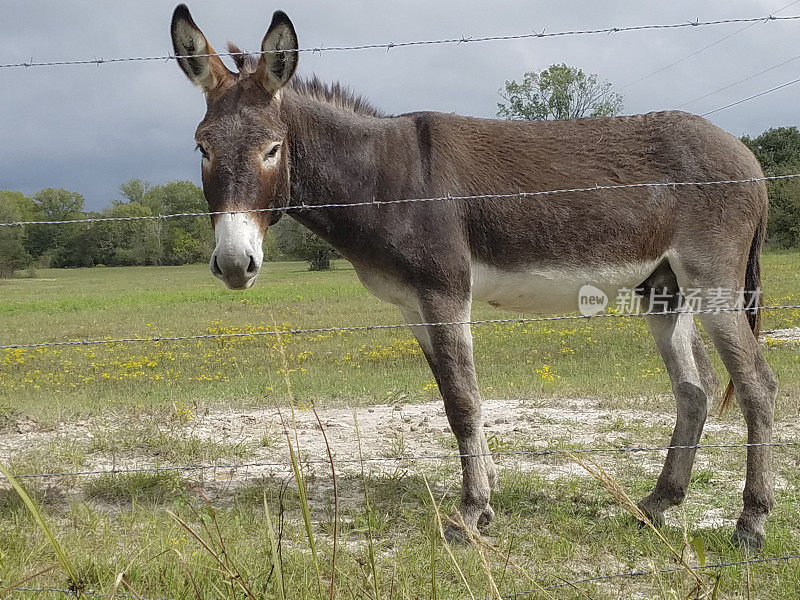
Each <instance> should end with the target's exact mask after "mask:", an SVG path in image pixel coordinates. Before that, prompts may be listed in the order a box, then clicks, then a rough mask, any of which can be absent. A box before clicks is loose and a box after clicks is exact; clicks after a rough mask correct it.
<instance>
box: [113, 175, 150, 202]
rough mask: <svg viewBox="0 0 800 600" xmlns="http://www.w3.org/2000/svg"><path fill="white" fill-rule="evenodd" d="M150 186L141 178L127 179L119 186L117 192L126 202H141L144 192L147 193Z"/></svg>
mask: <svg viewBox="0 0 800 600" xmlns="http://www.w3.org/2000/svg"><path fill="white" fill-rule="evenodd" d="M151 187H152V186H151V185H150V184H149V183H148V182H146V181H144V180H142V179H129V180H128V181H126V182H125V183H123V184H122V185H121V186H119V192H120V194H122V197H123V198H125V200H126V201H127V202H138V203H139V204H141V203H142V201H143V200H144V197H145V194H147V192H148V191H149V190H150V188H151Z"/></svg>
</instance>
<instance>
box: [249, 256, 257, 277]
mask: <svg viewBox="0 0 800 600" xmlns="http://www.w3.org/2000/svg"><path fill="white" fill-rule="evenodd" d="M257 272H258V263H256V257H255V256H251V257H250V264H248V265H247V274H248V275H255V274H256V273H257Z"/></svg>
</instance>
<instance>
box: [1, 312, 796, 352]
mask: <svg viewBox="0 0 800 600" xmlns="http://www.w3.org/2000/svg"><path fill="white" fill-rule="evenodd" d="M794 309H800V304H774V305H769V306H758V307H746V306H745V307H742V306H736V307H733V306H720V307H717V308H705V309H699V310H689V309H680V310H664V311H648V312H626V313H621V312H620V313H616V312H609V313H596V314H593V315H557V316H552V317H509V318H506V319H477V320H468V321H431V322H423V323H391V324H376V325H349V326H338V327H311V328H307V329H273V330H270V331H251V332H241V333H200V334H197V335H181V336H153V337H130V338H116V339H105V340H71V341H62V342H37V343H33V344H7V345H5V346H0V350H16V349H22V348H46V347H53V346H96V345H103V344H122V343H136V342H151V343H153V342H182V341H189V340H208V339H228V338H247V337H263V336H270V335H299V334H305V333H332V332H336V331H373V330H380V329H404V328H406V327H447V326H454V325H487V324H503V323H520V324H521V323H543V322H549V321H576V320H577V321H588V320H591V319H608V318H617V319H624V318H632V317H650V316H665V315H678V314H692V315H698V314H717V313H721V312H747V311H752V310H794Z"/></svg>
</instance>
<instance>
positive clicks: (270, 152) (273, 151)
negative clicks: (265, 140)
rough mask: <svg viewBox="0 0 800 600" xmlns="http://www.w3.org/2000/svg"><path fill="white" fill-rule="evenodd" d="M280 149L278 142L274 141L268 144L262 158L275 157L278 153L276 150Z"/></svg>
mask: <svg viewBox="0 0 800 600" xmlns="http://www.w3.org/2000/svg"><path fill="white" fill-rule="evenodd" d="M280 149H281V145H280V143H275V144H272V146H270V148H269V150H267V152H266V154H264V160H269V159H270V158H275V157H276V156H277V155H278V150H280Z"/></svg>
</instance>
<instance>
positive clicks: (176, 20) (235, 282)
mask: <svg viewBox="0 0 800 600" xmlns="http://www.w3.org/2000/svg"><path fill="white" fill-rule="evenodd" d="M172 44H173V47H174V48H175V54H176V55H177V56H181V57H182V58H179V59H178V64H180V67H181V69H183V72H184V73H186V75H187V77H189V80H190V81H191V82H192V83H194V84H195V85H197V86H198V87H199V88H200V89H202V90H203V92H204V93H205V96H206V104H207V107H208V110H207V111H206V116H205V118H204V119H203V120H202V121H201V122H200V125H198V127H197V131H196V133H195V138H196V141H197V148H198V150H199V151H200V154H201V155H202V169H203V191H204V192H205V196H206V200H207V201H208V207H209V210H210V211H211V212H217V211H247V210H254V209H264V208H274V207H281V206H286V205H288V203H289V162H288V157H289V149H288V147H287V146H288V139H287V128H286V124H285V123H284V122H283V121H282V120H281V113H280V104H281V89H282V88H283V86H284V85H286V83H287V82H288V81H289V79H290V78H291V77H292V74H293V73H294V70H295V68H296V67H297V36H296V35H295V32H294V27H293V26H292V22H291V21H290V20H289V17H287V16H286V14H284V13H283V12H281V11H277V12H276V13H275V14H274V15H273V16H272V24H271V25H270V26H269V30H268V31H267V34H266V36H264V41H263V42H261V51H262V54H261V56H260V58H259V59H258V60H257V61H256V60H255V59H254V58H251V57H246V56H243V55H242V56H234V61H235V62H236V66H237V67H238V70H239V72H238V73H233V72H232V71H230V70H228V68H227V67H226V66H225V65H224V64H223V62H222V60H221V59H220V57H219V56H216V55H214V49H213V48H212V47H211V44H209V43H208V40H207V39H206V37H205V36H204V35H203V32H202V31H200V29H199V28H198V27H197V25H195V22H194V21H193V20H192V16H191V14H189V9H188V8H186V6H185V5H183V4H181V5H180V6H178V7H177V8H176V9H175V13H174V14H173V16H172ZM230 48H231V50H233V51H236V49H235V47H232V46H230ZM209 55H211V56H209ZM280 215H281V212H268V211H262V212H238V213H234V214H221V215H214V216H212V218H211V223H212V225H213V227H214V235H215V236H216V240H217V245H216V248H214V253H213V255H212V256H211V271H212V272H213V273H214V275H216V276H217V277H219V278H220V279H222V280H223V281H224V282H225V283H226V284H227V285H228V287H231V288H234V289H245V288H248V287H250V286H251V285H252V284H253V282H254V281H255V278H256V275H257V274H258V270H259V268H260V267H261V261H262V259H263V251H262V248H261V244H262V241H263V239H264V234H265V233H266V231H267V227H269V226H270V225H272V224H274V223H275V222H276V221H277V220H278V218H279V217H280Z"/></svg>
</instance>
